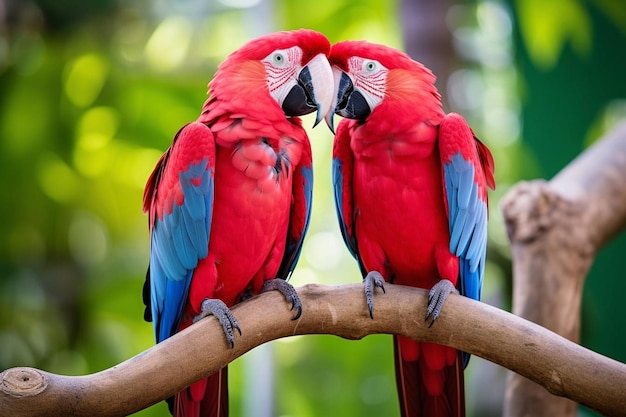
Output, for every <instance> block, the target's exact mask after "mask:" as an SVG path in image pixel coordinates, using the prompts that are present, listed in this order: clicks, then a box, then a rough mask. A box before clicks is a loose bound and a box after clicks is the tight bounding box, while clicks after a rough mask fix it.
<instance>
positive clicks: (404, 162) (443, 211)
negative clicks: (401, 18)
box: [330, 42, 495, 417]
mask: <svg viewBox="0 0 626 417" xmlns="http://www.w3.org/2000/svg"><path fill="white" fill-rule="evenodd" d="M330 62H331V65H333V66H334V67H335V68H336V69H338V70H341V73H340V72H337V70H335V71H336V72H335V83H336V90H339V97H338V98H337V106H338V108H337V110H336V111H337V113H338V114H341V115H343V116H344V117H348V118H352V119H353V120H349V119H344V120H342V121H341V123H340V124H339V126H338V129H337V133H336V135H335V144H334V149H333V156H334V162H333V164H334V181H335V196H336V203H337V208H338V213H339V216H340V225H341V228H342V233H343V236H344V240H346V243H347V244H348V247H349V248H350V249H351V251H352V252H353V254H354V255H355V257H356V258H357V261H358V262H359V265H360V267H361V270H362V272H363V274H364V275H365V274H367V273H369V272H372V271H377V272H379V273H380V274H382V276H383V277H384V279H385V280H386V281H388V282H392V283H394V284H401V285H407V286H413V287H420V288H426V289H431V288H433V287H434V286H436V285H437V284H438V283H439V282H440V281H441V280H449V281H450V282H451V283H452V284H453V285H454V286H455V287H457V288H459V289H461V292H462V293H463V292H464V291H465V290H467V291H469V293H470V294H465V295H468V296H472V297H473V298H477V297H479V294H480V284H481V283H482V271H483V268H484V244H485V242H486V233H483V231H485V232H486V209H487V208H486V199H487V192H486V187H487V185H489V186H491V187H493V186H494V185H495V184H494V180H493V167H494V163H493V158H492V157H491V154H490V152H489V150H488V149H487V147H485V146H484V145H483V144H482V143H481V142H479V141H478V140H477V139H475V137H474V135H473V132H472V131H471V129H470V128H469V126H468V125H467V123H466V122H465V121H464V120H463V118H462V117H461V116H459V115H457V114H450V115H445V113H444V112H443V110H442V108H441V103H440V96H439V94H438V93H437V90H436V88H435V86H434V80H435V77H434V76H433V75H432V73H431V72H430V71H429V70H428V69H426V68H425V67H424V66H423V65H421V64H419V63H417V62H415V61H413V60H411V59H410V58H409V57H408V56H407V55H406V54H404V53H402V52H400V51H397V50H395V49H392V48H388V47H386V46H382V45H376V44H371V43H367V42H341V43H339V44H336V45H334V46H333V47H332V49H331V55H330ZM342 74H343V75H342ZM337 85H339V87H337ZM342 94H343V95H342ZM457 184H460V185H459V186H458V188H459V190H458V191H457ZM472 190H473V191H472ZM467 204H469V206H468V205H467ZM468 213H469V214H468ZM481 216H482V217H481ZM457 217H458V218H460V219H461V220H459V221H458V222H456V218H457ZM462 219H467V220H466V221H465V222H463V221H462ZM455 229H457V230H456V231H455ZM481 233H482V236H483V237H482V238H481ZM451 236H452V237H451ZM457 236H458V237H457ZM468 236H469V238H468ZM457 242H458V243H457ZM457 244H458V245H459V247H460V249H459V250H458V253H457V250H456V249H455V250H452V249H451V248H452V246H453V245H457ZM472 245H474V246H472ZM459 278H460V279H459ZM476 288H478V289H476ZM445 295H446V296H447V294H445ZM444 299H445V297H444ZM437 314H438V313H437ZM435 318H436V315H435ZM394 346H395V356H396V361H395V363H396V377H397V383H398V384H397V385H398V395H399V399H400V408H401V412H402V415H403V416H411V417H413V416H460V415H464V413H465V404H464V390H463V366H464V365H463V360H462V355H461V353H460V352H457V351H455V350H454V349H452V348H449V347H445V346H441V345H436V344H432V343H423V342H417V341H414V340H410V339H406V338H403V337H395V338H394Z"/></svg>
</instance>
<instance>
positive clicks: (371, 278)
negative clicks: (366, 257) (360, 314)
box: [363, 271, 385, 320]
mask: <svg viewBox="0 0 626 417" xmlns="http://www.w3.org/2000/svg"><path fill="white" fill-rule="evenodd" d="M363 285H364V287H365V301H367V308H368V310H369V311H370V317H371V318H372V320H373V319H374V290H375V289H376V287H379V288H380V289H381V290H383V293H384V292H385V279H384V278H383V276H382V275H381V274H380V272H378V271H371V272H370V273H369V274H367V275H366V276H365V278H363Z"/></svg>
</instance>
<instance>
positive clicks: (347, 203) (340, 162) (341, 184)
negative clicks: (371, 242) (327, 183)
mask: <svg viewBox="0 0 626 417" xmlns="http://www.w3.org/2000/svg"><path fill="white" fill-rule="evenodd" d="M352 123H353V122H352V121H351V120H347V119H344V120H342V121H341V122H340V123H339V126H338V127H337V133H336V134H335V141H334V144H333V163H332V170H333V171H332V178H333V191H334V195H335V209H336V210H337V219H338V220H339V228H340V230H341V236H343V241H344V242H345V243H346V246H347V247H348V250H349V251H350V254H352V256H353V257H354V259H356V260H357V262H358V264H359V269H360V270H361V273H362V274H363V276H365V275H366V274H367V271H365V266H364V265H363V262H362V261H361V257H360V255H359V249H358V247H357V241H356V234H355V230H354V200H353V198H352V172H353V171H352V170H353V167H354V154H353V153H352V149H351V148H350V126H351V125H352Z"/></svg>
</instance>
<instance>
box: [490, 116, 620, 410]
mask: <svg viewBox="0 0 626 417" xmlns="http://www.w3.org/2000/svg"><path fill="white" fill-rule="evenodd" d="M625 179H626V122H624V123H621V124H620V125H618V126H617V127H616V128H615V129H614V130H613V131H612V132H610V133H609V134H608V135H606V136H605V137H604V138H603V139H601V140H600V141H599V142H597V143H596V144H595V145H594V146H592V147H591V148H589V149H588V150H587V151H585V152H584V153H583V154H581V155H580V156H579V157H578V158H577V159H575V160H574V161H573V162H572V163H570V164H569V165H568V166H567V167H565V168H564V169H563V170H562V171H561V172H559V174H558V175H557V176H555V177H554V178H553V179H552V180H551V181H550V182H546V181H543V180H537V181H531V182H523V183H520V184H518V185H517V186H515V187H513V188H512V189H511V190H509V192H508V193H507V194H506V195H505V196H504V198H503V199H502V200H501V207H502V211H503V214H504V218H505V222H506V225H507V232H508V235H509V240H510V242H511V252H512V255H513V313H514V314H516V315H518V316H521V317H524V318H526V319H528V320H531V321H533V322H535V323H538V324H540V325H542V326H543V327H546V328H547V329H550V330H552V331H554V332H556V333H558V334H560V335H562V336H564V337H566V338H567V339H569V340H572V341H574V342H578V341H579V338H580V307H581V300H582V290H583V284H584V280H585V277H586V275H587V272H588V271H589V268H590V267H591V264H592V262H593V259H594V257H595V254H596V253H597V251H598V250H599V249H600V248H601V247H602V246H603V245H604V244H605V243H606V242H607V241H608V240H610V239H611V238H612V237H613V236H614V235H615V234H616V233H617V232H618V231H619V230H621V229H622V228H623V227H624V225H625V224H626V204H625V203H624V202H625V201H626V180H625ZM625 389H626V386H622V390H625ZM504 415H505V416H506V417H521V416H529V415H532V416H538V417H541V416H546V417H548V416H549V417H555V416H556V417H567V416H572V417H574V416H576V404H575V403H574V402H572V401H570V400H567V399H564V398H555V397H554V396H552V395H550V394H549V393H548V392H547V391H546V390H544V389H543V388H542V387H540V386H539V385H537V384H535V383H533V382H532V381H529V380H528V379H526V378H524V377H522V376H520V375H515V374H510V375H509V378H508V381H507V389H506V394H505V404H504Z"/></svg>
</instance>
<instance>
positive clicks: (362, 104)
mask: <svg viewBox="0 0 626 417" xmlns="http://www.w3.org/2000/svg"><path fill="white" fill-rule="evenodd" d="M371 112H372V110H371V109H370V106H369V104H367V101H366V100H365V97H363V94H361V93H360V92H359V91H357V90H355V89H354V84H352V80H351V79H350V77H348V75H347V74H346V73H342V74H341V79H340V80H339V90H338V91H337V106H336V107H335V113H337V114H338V115H340V116H343V117H347V118H348V119H357V120H365V119H366V118H367V116H369V114H370V113H371Z"/></svg>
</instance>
